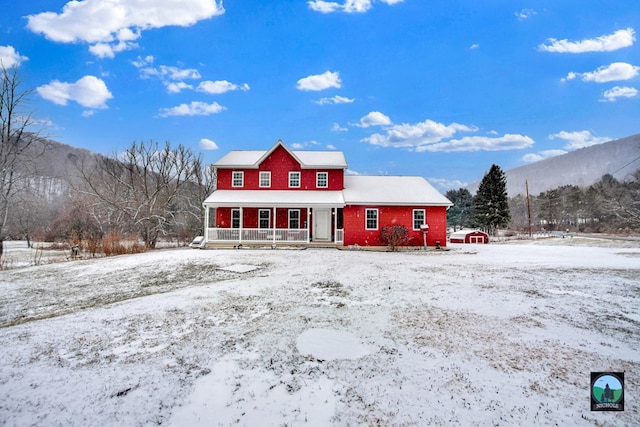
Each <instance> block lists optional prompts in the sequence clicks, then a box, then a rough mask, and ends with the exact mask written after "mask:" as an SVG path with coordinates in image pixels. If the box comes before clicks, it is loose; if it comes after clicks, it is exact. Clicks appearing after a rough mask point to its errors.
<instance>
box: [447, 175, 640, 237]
mask: <svg viewBox="0 0 640 427" xmlns="http://www.w3.org/2000/svg"><path fill="white" fill-rule="evenodd" d="M446 196H447V198H448V199H449V200H451V201H452V202H453V204H454V205H453V206H452V207H451V208H450V209H449V211H448V212H447V223H448V225H449V226H450V227H454V228H455V229H460V228H479V229H482V230H485V231H487V232H489V233H491V234H493V233H494V231H495V230H496V229H498V228H505V229H509V230H512V231H517V232H522V233H528V232H537V231H554V230H559V231H566V230H569V231H577V232H594V233H599V232H610V233H618V232H633V231H640V169H639V170H637V171H635V172H634V173H633V174H631V175H630V176H629V179H627V180H624V181H620V180H617V179H615V178H614V177H613V176H612V175H611V174H607V175H604V176H603V177H602V178H601V179H600V180H599V181H598V182H596V183H594V184H592V185H590V186H589V187H586V188H583V187H578V186H576V185H565V186H561V187H557V188H554V189H551V190H547V191H544V192H542V193H540V194H537V195H529V197H528V199H527V196H526V195H522V194H519V195H517V196H515V197H511V198H509V197H508V196H507V192H506V176H505V174H504V172H502V170H501V169H500V168H499V166H497V165H493V166H492V167H491V169H490V170H489V172H488V173H487V174H485V176H484V178H483V179H482V181H481V183H480V187H479V188H478V192H477V194H475V195H472V194H471V192H470V191H469V190H467V189H465V188H460V189H458V190H449V191H448V192H447V193H446Z"/></svg>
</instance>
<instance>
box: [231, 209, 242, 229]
mask: <svg viewBox="0 0 640 427" xmlns="http://www.w3.org/2000/svg"><path fill="white" fill-rule="evenodd" d="M231 228H240V209H231Z"/></svg>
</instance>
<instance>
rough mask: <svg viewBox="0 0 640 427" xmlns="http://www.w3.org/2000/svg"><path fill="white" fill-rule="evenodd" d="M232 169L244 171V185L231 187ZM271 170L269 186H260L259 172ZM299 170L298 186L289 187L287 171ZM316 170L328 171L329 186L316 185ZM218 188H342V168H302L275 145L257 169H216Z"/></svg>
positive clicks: (287, 153)
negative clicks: (318, 186)
mask: <svg viewBox="0 0 640 427" xmlns="http://www.w3.org/2000/svg"><path fill="white" fill-rule="evenodd" d="M233 171H244V186H243V187H242V188H239V187H232V185H231V177H232V175H233V173H232V172H233ZM261 171H270V172H271V187H269V188H262V187H260V172H261ZM294 171H298V172H300V187H298V188H289V172H294ZM316 172H328V174H329V186H328V187H327V188H317V187H316ZM218 189H219V190H261V189H264V190H320V191H322V190H343V189H344V171H343V170H342V169H302V168H301V167H300V164H299V163H298V162H297V161H296V160H295V159H294V158H293V157H292V156H291V155H290V154H289V152H288V151H287V150H285V149H284V148H283V147H277V148H276V149H275V150H274V151H273V153H271V154H270V155H269V156H268V157H267V158H266V159H265V160H264V161H263V162H262V164H260V166H259V167H258V169H220V168H219V169H218Z"/></svg>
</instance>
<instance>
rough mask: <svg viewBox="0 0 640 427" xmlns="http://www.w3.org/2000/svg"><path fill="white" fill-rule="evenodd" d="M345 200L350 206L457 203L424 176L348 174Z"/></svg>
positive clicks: (442, 204) (445, 204) (441, 204)
mask: <svg viewBox="0 0 640 427" xmlns="http://www.w3.org/2000/svg"><path fill="white" fill-rule="evenodd" d="M344 201H345V203H346V204H347V205H387V206H451V205H453V203H451V201H450V200H449V199H447V198H446V197H445V196H444V195H442V193H440V192H439V191H438V190H436V189H435V188H434V187H433V186H432V185H431V184H429V183H428V182H427V180H426V179H424V178H423V177H421V176H362V175H346V176H345V177H344Z"/></svg>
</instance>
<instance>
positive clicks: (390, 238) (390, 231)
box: [380, 225, 409, 251]
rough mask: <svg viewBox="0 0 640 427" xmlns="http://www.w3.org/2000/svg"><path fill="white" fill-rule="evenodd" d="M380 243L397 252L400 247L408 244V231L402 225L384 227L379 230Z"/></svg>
mask: <svg viewBox="0 0 640 427" xmlns="http://www.w3.org/2000/svg"><path fill="white" fill-rule="evenodd" d="M380 242H382V244H383V245H387V246H389V249H391V250H392V251H397V250H398V249H399V247H400V246H407V245H408V244H409V229H408V228H407V227H405V226H404V225H386V226H384V227H382V230H380Z"/></svg>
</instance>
